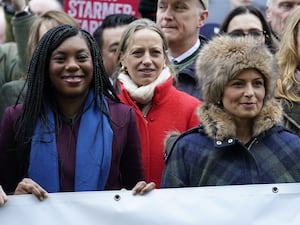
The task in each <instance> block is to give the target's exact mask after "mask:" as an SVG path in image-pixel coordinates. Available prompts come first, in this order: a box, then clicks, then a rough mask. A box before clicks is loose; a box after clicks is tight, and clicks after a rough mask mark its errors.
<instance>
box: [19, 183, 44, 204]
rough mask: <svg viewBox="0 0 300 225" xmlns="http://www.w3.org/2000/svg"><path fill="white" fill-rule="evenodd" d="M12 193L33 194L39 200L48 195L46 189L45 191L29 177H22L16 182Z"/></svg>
mask: <svg viewBox="0 0 300 225" xmlns="http://www.w3.org/2000/svg"><path fill="white" fill-rule="evenodd" d="M14 194H15V195H22V194H34V195H35V196H36V197H37V198H38V199H39V200H40V201H42V200H44V199H45V198H47V197H48V193H47V191H45V190H44V189H43V188H42V187H41V186H40V185H38V184H37V183H36V182H34V181H33V180H31V179H30V178H24V179H23V180H22V181H21V182H20V183H19V184H18V186H17V188H16V190H15V193H14Z"/></svg>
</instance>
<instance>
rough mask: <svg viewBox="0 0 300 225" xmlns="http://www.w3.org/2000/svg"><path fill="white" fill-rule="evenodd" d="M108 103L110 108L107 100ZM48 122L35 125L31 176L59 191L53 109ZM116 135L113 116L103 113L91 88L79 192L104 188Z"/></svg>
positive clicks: (81, 137) (78, 166) (80, 147)
mask: <svg viewBox="0 0 300 225" xmlns="http://www.w3.org/2000/svg"><path fill="white" fill-rule="evenodd" d="M98 100H99V99H98ZM104 104H105V106H106V107H107V108H108V105H107V102H106V101H105V102H104ZM101 115H102V116H101ZM47 121H48V123H47V124H45V123H44V122H42V120H41V118H39V119H38V121H37V123H36V125H35V130H34V135H33V138H32V143H31V152H30V164H29V169H28V175H29V177H30V178H31V179H33V180H34V181H35V182H37V183H38V184H39V185H41V186H42V187H43V188H44V189H45V190H47V191H48V192H59V191H60V184H59V165H58V154H57V149H56V137H55V136H56V134H55V120H54V113H53V111H52V110H51V109H50V108H48V112H47ZM112 137H113V133H112V129H111V126H110V123H109V119H108V118H107V115H105V114H100V110H99V108H98V107H96V106H95V103H94V94H93V91H90V92H89V94H88V96H87V99H86V101H85V105H84V113H83V115H82V117H81V121H80V127H79V131H78V139H77V143H76V162H75V187H74V190H75V191H92V190H104V188H105V185H106V181H107V178H108V175H109V171H110V164H111V157H112V156H111V152H112Z"/></svg>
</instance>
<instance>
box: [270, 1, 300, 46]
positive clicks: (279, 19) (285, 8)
mask: <svg viewBox="0 0 300 225" xmlns="http://www.w3.org/2000/svg"><path fill="white" fill-rule="evenodd" d="M299 5H300V0H267V2H266V20H267V21H268V23H269V26H270V28H271V30H272V34H273V36H274V38H275V39H277V40H278V41H280V39H281V35H282V33H283V30H284V26H285V22H286V19H287V17H288V16H289V15H290V13H291V12H292V11H293V10H294V8H295V7H296V6H299Z"/></svg>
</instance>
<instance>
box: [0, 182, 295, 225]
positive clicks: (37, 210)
mask: <svg viewBox="0 0 300 225" xmlns="http://www.w3.org/2000/svg"><path fill="white" fill-rule="evenodd" d="M0 224H1V225H27V224H28V225H60V224H61V225H69V224H70V225H94V224H95V225H96V224H97V225H99V224H103V225H135V224H136V225H141V224H143V225H159V224H161V225H167V224H171V225H199V224H205V225H234V224H239V225H248V224H249V225H250V224H255V225H283V224H289V225H299V224H300V183H294V184H267V185H241V186H219V187H200V188H176V189H159V190H158V189H157V190H154V191H152V192H150V193H149V194H147V195H145V196H133V195H132V194H131V192H130V191H103V192H76V193H55V194H49V197H48V198H47V199H46V200H44V201H42V202H40V201H39V200H37V198H35V197H34V196H32V195H19V196H9V201H8V202H7V204H6V205H4V206H3V207H0Z"/></svg>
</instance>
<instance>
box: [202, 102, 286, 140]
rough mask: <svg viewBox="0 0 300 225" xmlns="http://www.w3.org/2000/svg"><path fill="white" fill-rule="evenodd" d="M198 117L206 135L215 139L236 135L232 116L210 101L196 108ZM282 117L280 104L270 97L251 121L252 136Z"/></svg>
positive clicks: (278, 122)
mask: <svg viewBox="0 0 300 225" xmlns="http://www.w3.org/2000/svg"><path fill="white" fill-rule="evenodd" d="M197 115H198V117H199V119H200V118H201V123H202V125H203V126H204V129H205V132H206V133H207V135H208V136H209V137H210V138H212V139H215V140H223V139H224V138H228V137H236V136H237V134H236V125H235V123H234V121H233V118H232V117H231V116H230V114H228V113H227V112H225V111H224V110H223V109H222V108H221V107H219V106H218V105H215V104H212V103H203V104H202V105H201V106H199V108H198V110H197ZM281 119H282V107H281V104H280V103H279V102H278V101H277V100H275V99H274V98H272V99H271V100H268V101H267V102H265V103H264V106H263V108H262V110H261V111H260V113H259V115H258V116H257V117H256V118H255V119H254V121H253V137H256V136H257V135H259V134H261V133H262V132H264V131H266V130H268V129H270V128H271V127H273V126H274V125H276V124H280V123H281Z"/></svg>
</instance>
